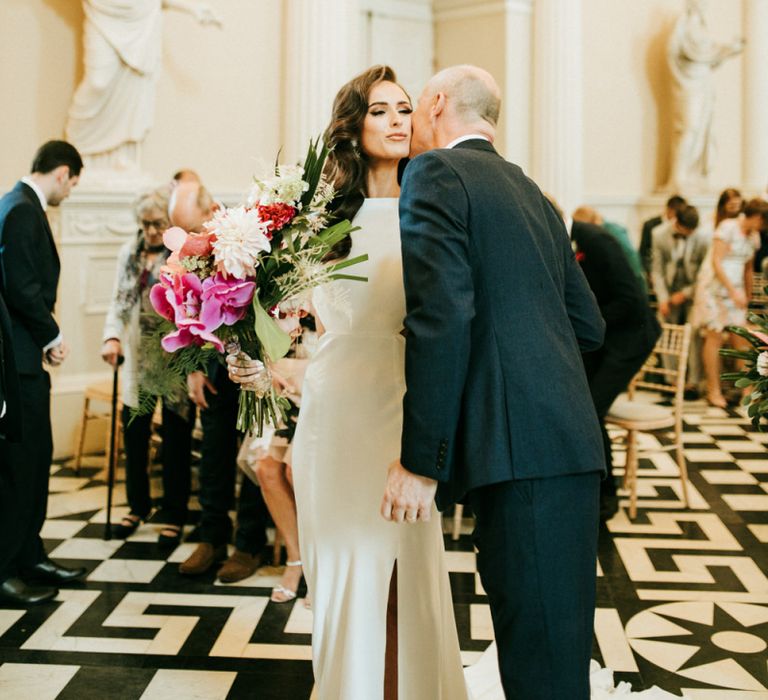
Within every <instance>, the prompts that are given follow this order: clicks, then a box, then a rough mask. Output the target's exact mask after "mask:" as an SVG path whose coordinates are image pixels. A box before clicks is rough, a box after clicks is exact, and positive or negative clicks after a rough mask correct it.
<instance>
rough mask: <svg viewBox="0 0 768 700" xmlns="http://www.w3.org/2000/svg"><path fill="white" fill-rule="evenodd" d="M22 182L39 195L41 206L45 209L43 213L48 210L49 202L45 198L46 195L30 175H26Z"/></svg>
mask: <svg viewBox="0 0 768 700" xmlns="http://www.w3.org/2000/svg"><path fill="white" fill-rule="evenodd" d="M21 181H22V182H23V183H24V184H25V185H29V187H31V188H32V190H33V191H34V193H35V194H36V195H37V198H38V199H39V200H40V206H41V207H42V208H43V211H45V210H46V209H48V200H47V199H46V198H45V195H44V194H43V191H42V190H41V189H40V186H39V185H38V184H37V183H36V182H35V181H34V180H33V179H32V178H31V177H29V175H25V176H24V177H23V178H21Z"/></svg>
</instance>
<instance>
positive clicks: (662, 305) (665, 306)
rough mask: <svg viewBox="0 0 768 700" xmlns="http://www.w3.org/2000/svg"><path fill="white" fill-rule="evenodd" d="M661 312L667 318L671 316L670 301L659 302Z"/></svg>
mask: <svg viewBox="0 0 768 700" xmlns="http://www.w3.org/2000/svg"><path fill="white" fill-rule="evenodd" d="M659 313H660V314H661V315H662V316H663V317H664V318H666V317H667V316H669V302H668V301H660V302H659Z"/></svg>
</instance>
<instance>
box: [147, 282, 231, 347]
mask: <svg viewBox="0 0 768 700" xmlns="http://www.w3.org/2000/svg"><path fill="white" fill-rule="evenodd" d="M160 279H161V281H160V282H159V283H158V284H156V285H155V286H154V287H152V290H151V291H150V294H149V298H150V301H151V302H152V306H153V307H154V309H155V311H157V313H158V314H160V315H161V316H162V317H163V318H166V319H168V320H169V321H173V322H174V323H175V324H176V329H177V330H175V331H174V332H173V333H169V334H168V335H166V336H165V337H164V338H163V339H162V341H161V345H162V346H163V349H164V350H165V351H166V352H175V351H176V350H178V349H180V348H183V347H187V346H188V345H193V344H194V345H205V344H206V343H211V344H212V345H213V346H214V347H215V348H216V349H217V350H218V351H219V352H224V344H223V343H222V342H221V340H219V338H217V337H216V336H215V335H214V334H213V331H214V330H215V329H216V328H218V325H221V324H220V323H219V324H218V325H217V326H214V327H210V326H209V325H208V324H206V321H205V319H204V318H202V316H203V313H202V312H203V311H204V309H203V302H202V299H201V297H202V293H203V284H202V283H201V282H200V280H199V279H198V278H197V276H195V275H193V274H191V273H187V274H185V275H175V276H173V277H171V276H168V275H162V277H161V278H160Z"/></svg>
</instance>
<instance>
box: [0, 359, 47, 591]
mask: <svg viewBox="0 0 768 700" xmlns="http://www.w3.org/2000/svg"><path fill="white" fill-rule="evenodd" d="M19 383H20V388H21V410H22V417H23V421H24V434H23V437H22V441H21V442H18V443H13V442H7V441H6V440H3V439H2V438H0V528H1V529H0V581H4V580H5V579H7V578H10V577H12V576H16V575H18V574H19V573H21V572H22V571H23V570H24V569H25V568H28V567H32V566H34V565H35V564H38V563H39V562H41V561H42V560H43V559H45V557H46V554H45V550H44V549H43V541H42V539H40V530H41V528H42V527H43V523H44V522H45V513H46V510H47V507H48V478H49V475H50V471H51V459H52V457H53V435H52V432H51V413H50V403H51V381H50V378H49V376H48V373H47V372H40V373H39V374H23V375H19Z"/></svg>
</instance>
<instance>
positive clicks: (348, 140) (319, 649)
mask: <svg viewBox="0 0 768 700" xmlns="http://www.w3.org/2000/svg"><path fill="white" fill-rule="evenodd" d="M411 111H412V110H411V103H410V100H409V98H408V95H407V94H406V93H405V92H404V90H403V89H402V88H401V87H400V86H399V85H398V84H397V82H396V77H395V73H394V71H392V69H391V68H389V67H386V66H375V67H373V68H370V69H369V70H367V71H365V72H364V73H362V74H361V75H359V76H357V77H356V78H354V79H352V80H351V81H350V82H349V83H347V84H346V85H345V86H344V87H342V88H341V90H340V91H339V93H338V94H337V96H336V99H335V101H334V104H333V114H332V118H331V124H330V126H329V127H328V129H327V130H326V132H325V143H326V144H327V145H328V146H329V147H331V148H333V151H332V152H331V154H330V156H329V159H328V167H329V176H330V180H331V181H332V183H333V184H334V186H335V189H336V191H337V192H338V193H339V202H340V205H339V207H338V209H337V211H336V214H337V216H338V218H340V219H344V218H349V219H353V221H354V223H355V225H356V226H359V227H360V230H359V231H357V232H355V233H353V234H352V241H351V249H349V244H348V245H347V248H348V249H347V250H341V251H338V254H339V255H340V256H347V255H350V256H354V257H356V256H358V255H362V254H367V255H368V261H367V262H366V263H363V264H361V265H359V266H357V267H356V268H355V273H356V274H360V275H365V276H366V277H367V278H368V282H367V283H359V282H348V281H337V282H334V283H332V284H331V285H329V286H328V287H321V288H320V289H318V290H316V292H315V295H314V306H315V314H316V318H317V320H318V321H319V324H320V325H321V326H322V328H323V329H324V333H323V335H322V337H321V339H320V342H319V344H318V347H317V350H316V352H315V355H314V356H313V357H312V359H311V360H310V362H309V366H308V367H307V371H306V375H305V379H304V386H303V395H302V406H301V414H300V418H299V423H298V428H297V431H296V436H295V438H294V443H293V471H294V482H295V490H296V502H297V510H298V520H299V539H300V546H301V552H302V559H303V562H304V572H305V576H306V578H307V585H308V588H309V590H310V591H311V593H312V608H313V611H314V622H313V630H312V651H313V654H312V655H313V668H314V672H315V682H316V689H317V695H318V697H319V698H320V700H345V699H346V700H360V699H361V698H381V697H383V694H384V688H385V651H386V649H387V641H388V640H387V609H388V604H389V602H390V601H389V598H390V585H391V584H393V588H394V587H395V585H394V581H393V572H395V571H396V572H397V573H396V591H397V594H396V595H397V598H396V601H397V602H396V609H397V626H396V627H397V632H396V645H397V653H396V662H394V658H393V659H392V661H393V663H391V664H390V663H389V658H390V657H389V655H387V658H388V663H387V664H386V667H387V685H388V687H389V688H391V689H392V690H394V688H395V687H396V688H397V697H398V698H399V700H410V699H412V700H454V699H455V700H465V698H466V697H467V693H466V689H465V684H464V678H463V673H462V666H461V657H460V652H459V643H458V635H457V632H456V623H455V619H454V616H453V606H452V602H451V591H450V583H449V579H448V573H447V569H446V566H445V561H444V556H443V535H442V528H441V523H440V518H439V517H435V518H432V519H431V520H430V521H429V522H426V523H419V524H418V525H402V524H400V525H396V524H392V523H388V522H386V521H385V520H383V519H382V518H381V516H380V515H379V504H380V501H381V492H382V488H383V486H384V481H385V479H386V476H387V467H388V466H389V464H390V463H391V462H392V461H393V460H395V459H397V457H398V455H399V453H400V433H401V427H402V399H403V393H404V391H405V377H404V355H403V350H404V339H403V337H402V335H401V331H402V328H403V318H404V316H405V296H404V290H403V279H402V266H401V258H400V229H399V223H398V199H397V198H398V195H399V192H400V187H399V185H398V181H397V169H398V163H399V162H400V160H401V159H403V158H405V157H407V156H408V152H409V148H410V139H411V119H410V114H411ZM358 270H359V272H358ZM339 298H343V299H344V301H345V303H344V304H343V306H345V307H346V309H341V305H339V304H338V303H335V302H337V301H338V299H339ZM345 311H346V312H345ZM238 379H239V380H240V381H243V380H245V381H246V382H247V381H248V378H245V377H238ZM395 567H396V568H395ZM392 656H394V654H393V655H392ZM394 673H396V685H395V682H394V679H393V677H392V674H394Z"/></svg>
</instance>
